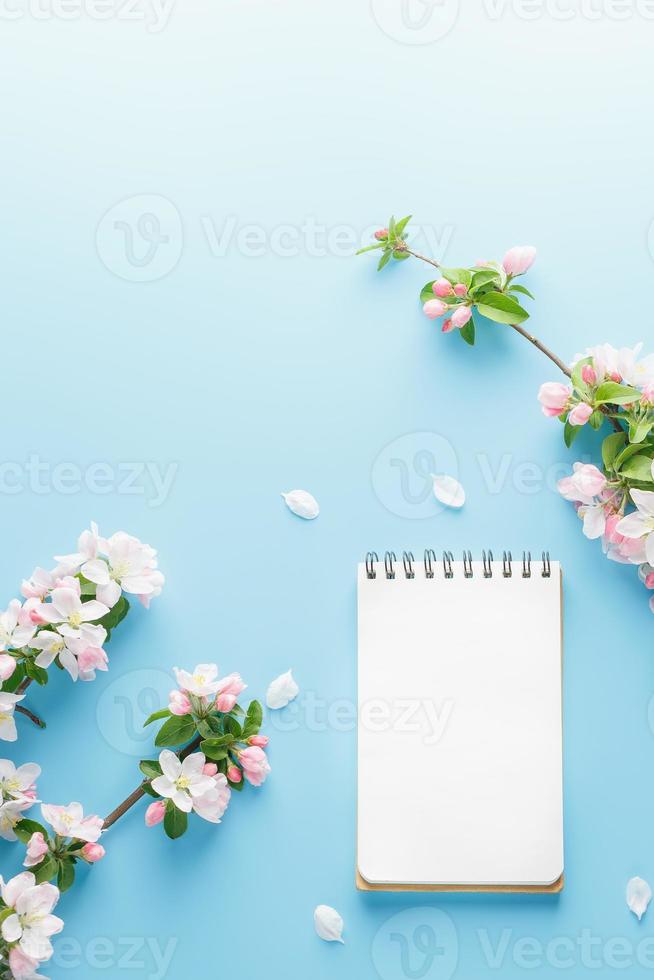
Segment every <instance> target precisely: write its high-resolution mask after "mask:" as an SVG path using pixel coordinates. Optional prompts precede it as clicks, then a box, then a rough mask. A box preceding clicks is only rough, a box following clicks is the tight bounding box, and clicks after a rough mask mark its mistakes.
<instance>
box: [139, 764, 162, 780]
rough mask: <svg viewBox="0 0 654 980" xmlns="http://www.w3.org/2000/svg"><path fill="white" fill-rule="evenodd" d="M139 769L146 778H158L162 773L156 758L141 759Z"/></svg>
mask: <svg viewBox="0 0 654 980" xmlns="http://www.w3.org/2000/svg"><path fill="white" fill-rule="evenodd" d="M139 769H140V770H141V772H142V773H143V775H144V776H145V777H146V779H156V778H157V776H160V775H161V766H160V765H159V763H158V762H157V761H156V760H155V759H141V761H140V762H139Z"/></svg>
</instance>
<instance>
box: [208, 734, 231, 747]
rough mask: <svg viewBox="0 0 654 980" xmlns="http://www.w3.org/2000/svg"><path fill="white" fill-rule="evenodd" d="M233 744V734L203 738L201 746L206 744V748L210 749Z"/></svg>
mask: <svg viewBox="0 0 654 980" xmlns="http://www.w3.org/2000/svg"><path fill="white" fill-rule="evenodd" d="M233 744H234V736H233V735H220V736H212V737H211V738H205V739H204V741H203V742H202V746H203V747H204V746H206V747H207V748H210V749H223V748H225V747H226V746H227V747H229V746H230V745H233Z"/></svg>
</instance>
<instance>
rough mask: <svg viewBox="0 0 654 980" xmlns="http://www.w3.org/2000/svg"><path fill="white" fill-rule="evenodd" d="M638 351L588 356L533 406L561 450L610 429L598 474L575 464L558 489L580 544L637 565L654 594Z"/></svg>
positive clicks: (644, 400)
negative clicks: (560, 435)
mask: <svg viewBox="0 0 654 980" xmlns="http://www.w3.org/2000/svg"><path fill="white" fill-rule="evenodd" d="M642 346H643V345H642V344H637V345H636V346H635V347H633V348H629V347H622V348H615V347H612V346H611V345H610V344H600V345H598V346H596V347H589V348H587V350H586V351H585V353H584V354H577V355H576V356H575V358H574V360H573V363H572V367H571V378H570V381H571V383H570V384H569V385H568V384H559V383H558V382H548V383H546V384H544V385H542V386H541V388H540V391H539V393H538V399H539V401H540V403H541V407H542V411H543V413H544V414H545V415H547V416H548V417H552V418H554V417H556V418H559V419H560V420H561V421H562V422H564V439H565V442H566V445H568V446H570V445H571V444H572V441H573V440H574V438H575V437H576V435H577V433H578V432H579V431H580V429H581V428H582V426H584V425H585V424H586V423H589V425H590V426H592V427H593V428H595V429H599V428H600V426H601V425H602V424H603V423H604V422H606V421H607V420H609V421H610V422H611V424H612V425H613V428H614V430H615V431H614V432H612V433H611V434H610V435H608V436H606V438H605V439H604V441H603V443H602V469H601V470H600V469H599V468H598V467H597V466H594V465H592V464H589V463H586V464H582V463H575V464H574V467H573V471H572V474H571V475H570V476H567V477H564V478H563V479H562V480H560V481H559V483H558V489H559V492H560V493H561V494H562V496H564V497H565V499H566V500H570V501H572V503H573V504H574V505H575V507H576V509H577V513H578V515H579V517H580V518H581V520H582V521H583V532H584V534H585V535H586V537H588V538H601V539H602V545H603V548H604V553H605V554H606V555H607V557H608V558H611V559H612V560H613V561H619V562H624V563H629V564H633V565H638V566H639V577H640V579H641V581H642V582H643V583H644V584H645V585H646V586H647V588H649V589H654V439H653V437H652V431H653V429H654V355H652V354H650V355H648V356H647V357H643V358H641V357H640V353H641V350H642ZM650 608H651V609H652V611H653V612H654V597H652V599H651V600H650Z"/></svg>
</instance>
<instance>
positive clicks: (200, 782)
mask: <svg viewBox="0 0 654 980" xmlns="http://www.w3.org/2000/svg"><path fill="white" fill-rule="evenodd" d="M174 670H175V677H176V679H177V684H178V687H177V688H176V689H175V690H173V691H171V692H170V696H169V704H168V708H164V709H162V710H161V711H157V712H155V713H154V714H153V715H151V716H150V718H148V720H147V721H146V725H147V724H150V723H151V722H153V721H157V720H161V719H165V721H164V724H163V725H162V726H161V728H160V729H159V732H158V734H157V737H156V739H155V744H156V745H157V746H180V745H182V744H184V743H188V742H191V745H190V747H189V748H190V749H192V748H199V749H200V750H201V751H198V752H194V751H189V748H187V750H186V751H182V752H181V753H179V754H176V753H174V752H171V751H170V750H169V749H168V748H164V750H163V751H162V752H161V753H160V755H159V758H158V760H155V759H144V760H143V761H142V762H141V771H142V772H143V774H144V775H145V776H146V782H145V783H144V784H143V789H144V791H145V792H147V793H149V794H150V795H151V796H154V797H156V800H155V802H154V803H151V804H150V806H149V807H148V809H147V811H146V814H145V822H146V825H147V826H148V827H153V826H155V825H156V824H158V823H162V822H163V825H164V830H165V831H166V833H167V834H168V836H169V837H173V838H175V837H179V836H180V835H181V834H183V833H184V832H185V831H186V828H187V825H188V814H189V813H191V812H194V813H197V815H198V816H200V817H202V818H203V819H204V820H209V821H210V822H212V823H220V820H221V818H222V816H223V813H224V812H225V810H226V808H227V805H228V803H229V800H230V795H231V790H232V789H236V790H240V789H242V788H243V780H244V779H245V780H246V781H247V782H249V783H251V784H252V785H253V786H260V785H261V784H262V783H263V781H264V780H265V778H266V776H267V775H268V773H269V772H270V765H269V763H268V759H267V756H266V753H265V752H264V749H265V747H266V746H267V744H268V737H267V736H266V735H260V734H259V729H260V727H261V722H262V717H263V712H262V708H261V705H260V704H259V702H258V701H251V702H250V704H249V706H248V709H247V711H244V710H243V708H241V707H240V705H239V704H238V703H237V698H238V696H239V695H240V694H241V693H242V692H243V691H244V690H245V687H246V685H245V684H244V682H243V680H242V679H241V676H240V674H228V675H227V676H226V677H223V678H220V677H219V676H218V674H219V671H218V667H217V666H216V664H198V666H197V667H196V668H195V670H194V671H193V672H192V673H189V672H188V671H186V670H180V669H179V668H177V667H175V668H174Z"/></svg>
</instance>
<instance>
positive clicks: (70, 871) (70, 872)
mask: <svg viewBox="0 0 654 980" xmlns="http://www.w3.org/2000/svg"><path fill="white" fill-rule="evenodd" d="M74 881H75V865H74V864H73V862H72V861H66V860H61V861H59V871H58V872H57V887H58V888H59V891H60V892H66V891H68V889H69V888H70V886H71V885H72V883H73V882H74Z"/></svg>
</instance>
